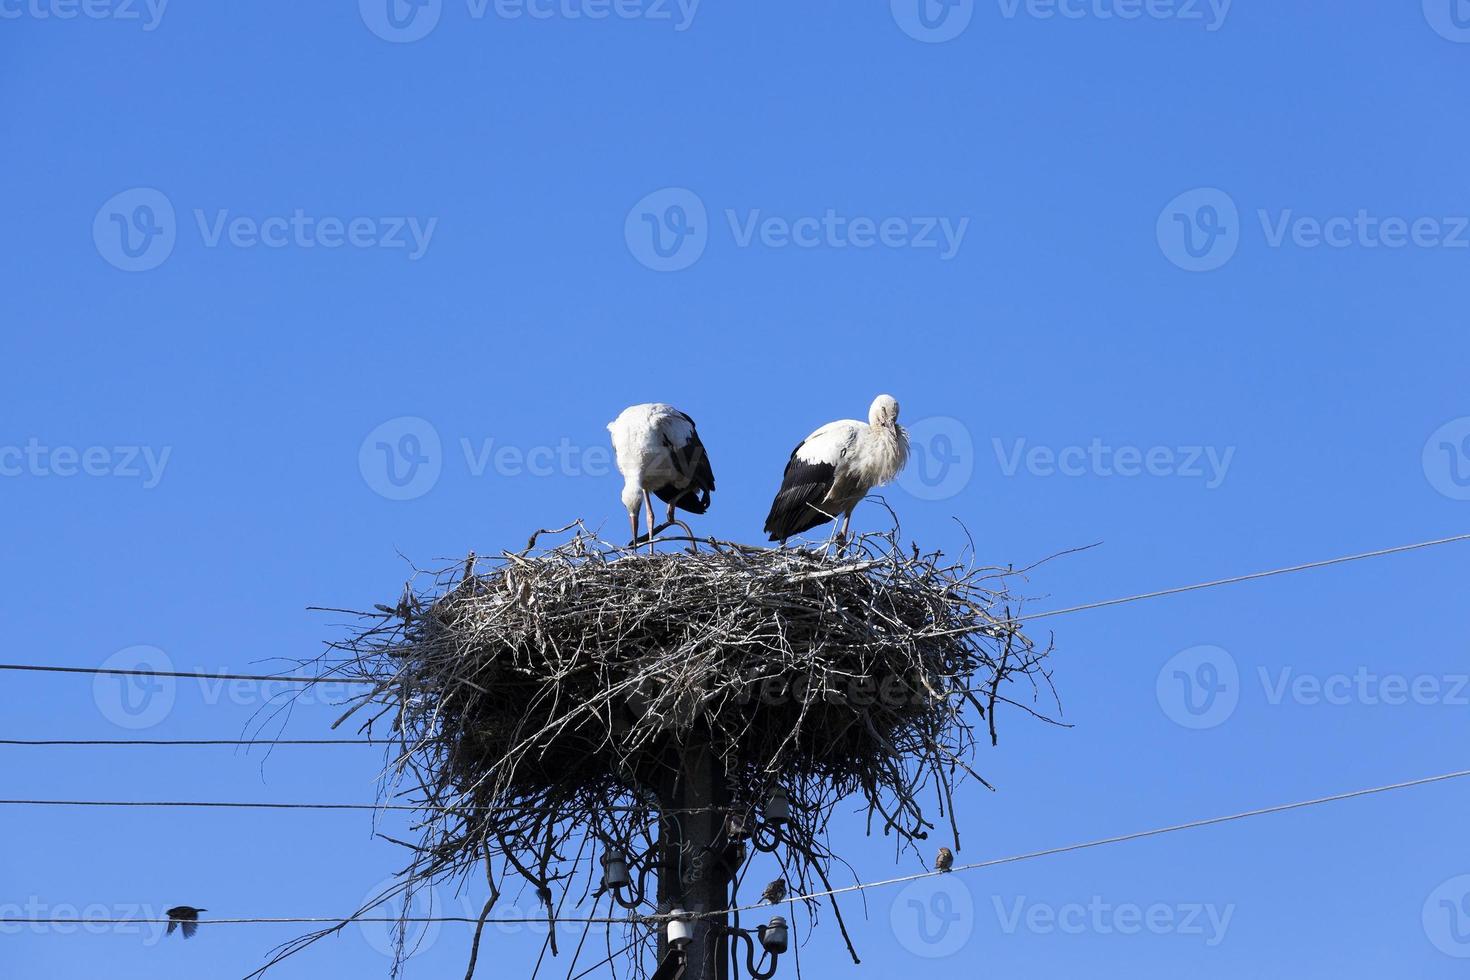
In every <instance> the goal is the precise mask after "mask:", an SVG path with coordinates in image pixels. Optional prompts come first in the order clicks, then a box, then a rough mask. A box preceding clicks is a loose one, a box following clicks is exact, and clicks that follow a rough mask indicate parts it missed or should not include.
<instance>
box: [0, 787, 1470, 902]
mask: <svg viewBox="0 0 1470 980" xmlns="http://www.w3.org/2000/svg"><path fill="white" fill-rule="evenodd" d="M1465 776H1470V769H1462V770H1459V771H1457V772H1447V773H1441V774H1439V775H1437V776H1424V777H1422V778H1419V779H1410V780H1406V781H1404V782H1401V783H1390V784H1389V785H1387V786H1374V787H1370V788H1368V789H1357V790H1352V791H1350V792H1347V793H1338V794H1335V795H1333V796H1322V797H1318V798H1317V799H1313V800H1302V801H1300V802H1297V803H1281V804H1278V805H1276V806H1268V807H1262V808H1260V809H1256V810H1246V811H1244V812H1242V813H1232V814H1228V815H1226V816H1223V817H1209V818H1207V819H1204V820H1192V821H1190V822H1189V823H1181V824H1174V825H1172V826H1168V827H1156V828H1154V829H1152V830H1140V831H1135V832H1134V833H1131V834H1120V835H1118V836H1116V837H1104V838H1101V839H1099V840H1091V841H1084V842H1082V843H1078V844H1067V845H1065V846H1062V847H1051V848H1047V849H1046V850H1043V851H1029V852H1027V853H1024V854H1013V855H1011V856H1009V857H1000V858H992V859H991V860H989V861H977V862H975V863H974V864H961V865H956V866H955V867H954V868H952V869H950V871H925V872H921V873H919V874H912V875H904V876H903V877H900V878H887V879H885V880H883V881H869V882H863V883H860V884H856V885H848V886H846V887H843V888H831V889H828V890H826V891H820V892H809V893H807V894H805V895H792V896H788V897H787V899H786V901H787V902H800V901H805V900H806V899H816V898H826V897H828V896H831V895H842V894H845V893H848V892H860V891H867V890H868V889H870V888H881V887H884V886H886V885H899V884H903V883H905V882H910V881H919V880H921V879H924V878H937V877H939V876H941V875H945V874H953V873H957V872H961V871H978V870H980V869H982V868H993V867H996V866H998V865H1002V864H1014V863H1016V862H1018V861H1029V860H1032V859H1033V858H1040V857H1049V856H1051V855H1055V854H1067V853H1069V852H1072V851H1081V850H1085V849H1087V848H1092V847H1102V846H1103V845H1105V844H1121V843H1124V842H1126V841H1134V840H1141V839H1143V838H1145V837H1158V836H1160V835H1161V834H1172V833H1176V832H1178V831H1181V830H1197V829H1199V828H1200V827H1210V826H1214V825H1215V824H1222V823H1229V822H1231V821H1235V820H1245V819H1247V818H1249V817H1261V816H1267V815H1269V814H1273V813H1285V812H1287V811H1288V810H1300V809H1304V808H1306V807H1313V806H1320V805H1322V804H1324V803H1338V802H1341V801H1343V800H1351V799H1357V798H1358V797H1363V796H1372V795H1375V794H1378V793H1389V792H1393V791H1394V790H1400V789H1409V788H1411V787H1414V786H1425V785H1428V784H1430V783H1439V782H1444V781H1446V780H1450V779H1461V778H1463V777H1465ZM0 802H7V801H0ZM770 907H771V906H770V905H767V904H765V903H760V904H755V905H741V906H735V907H732V908H727V909H721V910H719V911H715V912H705V913H701V914H699V915H698V916H696V917H698V918H711V917H719V916H725V915H729V914H731V913H734V912H750V911H754V910H757V909H769V908H770ZM671 918H673V916H672V915H671V914H669V913H657V914H653V915H642V916H632V915H630V916H627V917H624V918H612V917H606V916H592V917H577V918H569V917H563V916H557V921H558V922H569V923H570V922H576V923H586V922H591V923H601V924H607V925H630V924H639V923H643V924H647V923H651V922H656V921H661V920H668V919H671ZM168 921H169V920H168V919H77V918H62V919H19V918H8V917H0V925H46V924H51V923H65V924H67V925H109V924H129V923H154V924H159V923H166V922H168ZM352 921H356V922H415V923H419V922H479V921H481V920H480V918H479V917H478V916H475V917H468V916H422V917H410V918H407V919H402V918H398V917H396V916H395V917H392V918H356V919H353V918H344V917H342V916H333V917H314V918H276V919H261V918H255V919H201V920H199V924H200V925H215V924H221V925H238V924H246V923H275V922H282V923H285V922H301V923H310V922H352ZM484 921H485V922H496V923H531V922H535V923H541V922H545V921H546V919H545V918H544V917H535V918H497V919H485V920H484Z"/></svg>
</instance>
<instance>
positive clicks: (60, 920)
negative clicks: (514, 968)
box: [0, 915, 657, 926]
mask: <svg viewBox="0 0 1470 980" xmlns="http://www.w3.org/2000/svg"><path fill="white" fill-rule="evenodd" d="M654 918H657V917H655V916H628V917H626V918H622V919H615V918H611V917H605V916H604V917H589V918H578V919H570V918H563V917H562V916H557V917H556V921H557V922H569V923H570V922H575V923H586V922H591V923H598V924H603V925H636V924H638V923H640V922H644V921H653V919H654ZM171 921H177V920H172V919H127V918H122V919H116V918H88V919H83V918H66V917H56V918H38V919H13V918H8V917H0V925H36V926H43V925H69V926H106V925H165V924H167V923H169V922H171ZM480 921H482V920H481V919H480V917H479V916H478V915H471V916H464V915H419V916H415V915H410V916H406V917H399V916H396V915H395V916H352V917H347V916H286V917H281V918H268V919H260V918H252V919H200V920H198V924H199V925H201V926H243V925H262V924H267V923H291V922H298V923H313V922H340V923H342V924H344V925H345V924H347V923H349V922H390V923H398V922H406V923H427V922H468V923H472V924H473V923H477V922H480ZM483 921H485V922H489V923H498V924H502V925H514V924H522V925H526V924H530V925H536V924H539V925H543V926H544V925H546V916H545V915H539V916H525V917H517V918H489V919H485V920H483ZM190 923H191V924H193V920H190Z"/></svg>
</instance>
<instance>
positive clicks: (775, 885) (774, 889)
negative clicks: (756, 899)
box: [761, 878, 786, 905]
mask: <svg viewBox="0 0 1470 980" xmlns="http://www.w3.org/2000/svg"><path fill="white" fill-rule="evenodd" d="M761 899H762V900H764V901H767V902H770V903H771V904H772V905H779V904H781V902H783V901H784V900H785V899H786V879H785V878H777V879H776V880H775V881H773V882H771V883H770V884H769V885H767V886H766V890H765V891H763V892H761Z"/></svg>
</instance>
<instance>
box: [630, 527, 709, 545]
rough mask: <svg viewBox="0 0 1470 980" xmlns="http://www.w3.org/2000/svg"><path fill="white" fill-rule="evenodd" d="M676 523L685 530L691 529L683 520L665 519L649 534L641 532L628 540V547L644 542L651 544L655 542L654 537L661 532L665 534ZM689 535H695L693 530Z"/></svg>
mask: <svg viewBox="0 0 1470 980" xmlns="http://www.w3.org/2000/svg"><path fill="white" fill-rule="evenodd" d="M675 524H677V525H679V526H680V527H682V528H683V529H684V530H685V531H688V530H689V525H687V524H685V523H684V522H683V521H664V522H663V523H662V524H660V525H659V526H658V527H656V528H654V529H653V530H652V531H649V532H648V533H647V534H640V535H638V537H636V538H634V539H633V540H632V541H629V542H628V547H630V548H636V547H638V546H639V545H644V544H648V545H651V544H653V539H654V538H656V537H658V536H659V535H660V534H663V533H664V532H665V531H667V530H668V529H669V528H671V527H673V526H674V525H675ZM689 536H690V537H691V538H692V537H694V535H693V533H692V532H691V533H690V535H689Z"/></svg>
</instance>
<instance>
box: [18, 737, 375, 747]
mask: <svg viewBox="0 0 1470 980" xmlns="http://www.w3.org/2000/svg"><path fill="white" fill-rule="evenodd" d="M397 744H399V743H397V742H390V741H387V740H385V739H380V738H240V739H228V738H0V745H397Z"/></svg>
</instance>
